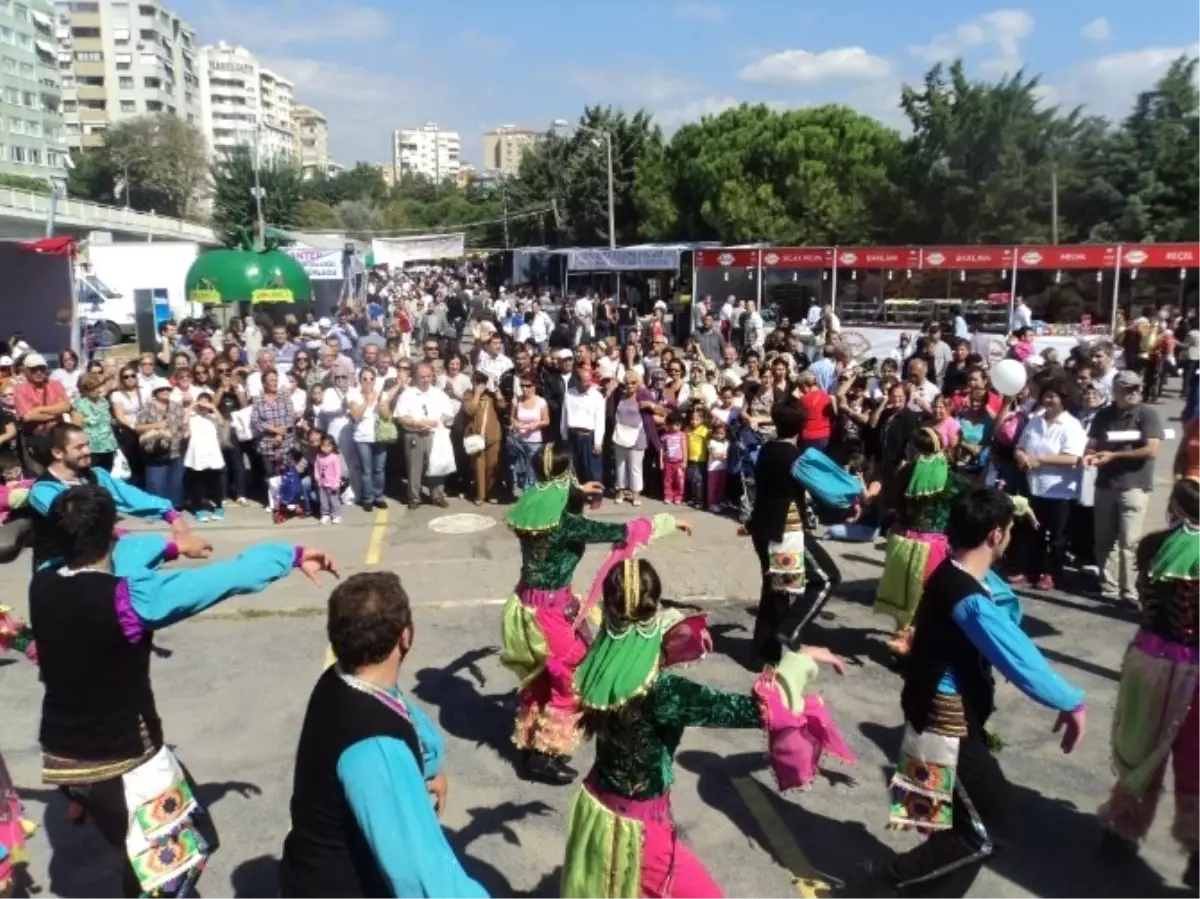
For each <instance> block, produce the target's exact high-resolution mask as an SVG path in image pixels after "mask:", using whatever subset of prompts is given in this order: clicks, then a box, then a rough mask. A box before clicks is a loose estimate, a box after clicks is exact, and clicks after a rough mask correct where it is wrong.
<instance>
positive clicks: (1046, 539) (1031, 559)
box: [1021, 496, 1072, 581]
mask: <svg viewBox="0 0 1200 899" xmlns="http://www.w3.org/2000/svg"><path fill="white" fill-rule="evenodd" d="M1029 505H1030V507H1031V508H1032V509H1033V514H1034V515H1036V516H1037V519H1038V529H1037V530H1036V531H1034V530H1033V528H1028V529H1027V530H1026V531H1025V533H1024V535H1023V537H1024V539H1023V543H1024V549H1023V551H1022V553H1021V565H1022V569H1023V574H1024V575H1025V576H1026V577H1027V578H1029V579H1030V580H1031V581H1036V580H1037V579H1038V578H1040V577H1041V576H1042V575H1045V574H1048V575H1050V576H1051V577H1052V578H1054V579H1055V580H1056V581H1057V580H1059V579H1061V578H1062V573H1063V563H1064V562H1065V561H1066V558H1067V522H1068V521H1069V520H1070V517H1071V505H1072V501H1071V500H1069V499H1043V498H1041V497H1037V496H1035V497H1032V498H1031V499H1030V500H1029Z"/></svg>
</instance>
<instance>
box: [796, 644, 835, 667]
mask: <svg viewBox="0 0 1200 899" xmlns="http://www.w3.org/2000/svg"><path fill="white" fill-rule="evenodd" d="M800 651H801V652H802V653H804V654H805V655H806V656H808V657H809V658H810V659H812V660H813V661H814V662H816V663H817V664H818V665H828V666H829V667H830V668H832V669H833V670H834V671H836V672H837V673H838V674H845V673H846V660H845V659H843V658H842V657H841V656H840V655H838V654H837V653H834V652H831V651H830V650H828V649H826V648H825V647H824V646H805V647H803V648H802V649H801V650H800Z"/></svg>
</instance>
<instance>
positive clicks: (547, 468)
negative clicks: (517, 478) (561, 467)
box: [542, 443, 554, 481]
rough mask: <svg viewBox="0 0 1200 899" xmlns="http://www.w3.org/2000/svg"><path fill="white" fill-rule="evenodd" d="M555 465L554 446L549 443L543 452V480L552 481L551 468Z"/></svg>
mask: <svg viewBox="0 0 1200 899" xmlns="http://www.w3.org/2000/svg"><path fill="white" fill-rule="evenodd" d="M553 464H554V446H553V445H552V444H549V443H547V444H546V448H545V449H544V450H542V480H543V481H548V480H550V475H551V473H552V472H551V466H552V465H553Z"/></svg>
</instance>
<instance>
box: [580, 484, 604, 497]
mask: <svg viewBox="0 0 1200 899" xmlns="http://www.w3.org/2000/svg"><path fill="white" fill-rule="evenodd" d="M579 489H580V490H582V491H583V495H584V496H604V485H603V484H601V483H600V482H599V481H588V482H587V483H586V484H580V485H579Z"/></svg>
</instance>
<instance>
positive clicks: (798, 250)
mask: <svg viewBox="0 0 1200 899" xmlns="http://www.w3.org/2000/svg"><path fill="white" fill-rule="evenodd" d="M762 264H763V268H786V269H797V268H800V269H821V268H832V267H833V249H832V248H830V247H790V248H789V247H780V248H778V249H772V250H763V256H762Z"/></svg>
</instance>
